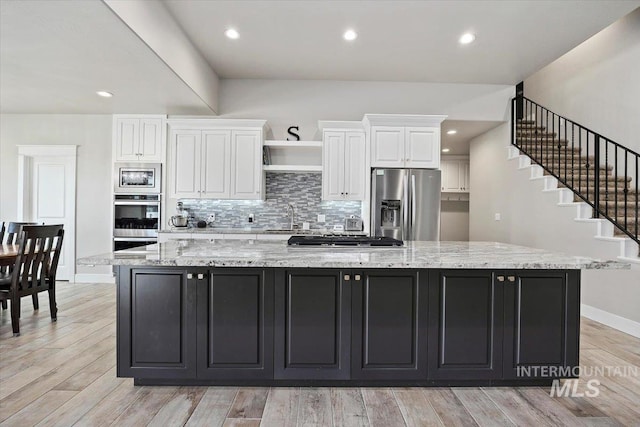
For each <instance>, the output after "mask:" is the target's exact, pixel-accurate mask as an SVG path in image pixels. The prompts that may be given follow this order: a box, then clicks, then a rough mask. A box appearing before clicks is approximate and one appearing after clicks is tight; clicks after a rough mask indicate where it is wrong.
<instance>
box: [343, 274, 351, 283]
mask: <svg viewBox="0 0 640 427" xmlns="http://www.w3.org/2000/svg"><path fill="white" fill-rule="evenodd" d="M344 280H345V282H348V281H349V280H351V276H349V275H348V274H345V275H344Z"/></svg>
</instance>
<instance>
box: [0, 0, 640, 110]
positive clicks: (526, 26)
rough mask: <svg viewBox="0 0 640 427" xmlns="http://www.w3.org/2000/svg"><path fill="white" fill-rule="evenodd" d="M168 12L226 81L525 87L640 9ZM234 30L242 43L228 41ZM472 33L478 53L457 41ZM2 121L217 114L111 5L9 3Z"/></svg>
mask: <svg viewBox="0 0 640 427" xmlns="http://www.w3.org/2000/svg"><path fill="white" fill-rule="evenodd" d="M127 1H132V0H127ZM155 1H161V0H155ZM141 3H142V4H143V3H144V1H141ZM164 4H165V5H166V6H167V9H168V11H169V12H170V13H171V14H172V15H173V17H174V18H175V20H176V21H177V23H178V24H179V25H180V27H181V28H182V30H183V31H184V33H185V34H186V35H187V36H188V37H189V38H190V39H191V42H192V43H193V44H194V45H195V47H196V48H197V49H198V50H199V51H200V53H201V54H202V55H203V56H204V58H205V59H206V61H207V62H208V63H209V65H211V67H212V68H213V70H214V71H215V72H216V73H218V75H220V76H221V77H222V78H268V79H323V80H324V79H337V80H387V81H427V82H450V83H456V82H469V83H471V82H473V83H499V84H514V83H516V82H518V81H520V80H521V79H523V78H524V77H526V76H528V75H530V74H532V73H533V72H535V71H536V70H538V69H539V68H541V67H542V66H544V65H546V64H548V63H550V62H551V61H553V60H554V59H556V58H558V57H559V56H561V55H562V54H563V53H565V52H567V51H568V50H570V49H571V48H572V47H574V46H576V45H577V44H579V43H581V42H582V41H584V40H586V39H587V38H588V37H590V36H591V35H593V34H595V33H596V32H598V31H600V30H601V29H603V28H604V27H606V26H607V25H609V24H611V23H613V22H614V21H615V20H617V19H618V18H620V17H622V16H623V15H625V14H626V13H628V12H630V11H631V10H633V9H634V8H636V7H638V6H639V5H640V1H638V0H633V1H619V0H607V1H604V0H598V1H595V0H594V1H573V0H566V1H465V2H457V1H366V2H365V1H340V0H336V1H311V0H310V1H295V2H294V1H213V0H209V1H205V0H167V1H165V2H164ZM229 26H234V27H236V28H237V29H238V30H239V32H240V38H239V39H238V40H229V39H227V38H226V37H225V36H224V35H223V32H224V30H225V29H226V28H227V27H229ZM347 27H353V28H354V29H355V30H356V31H358V33H359V37H358V38H357V40H356V41H355V42H353V43H346V42H345V41H344V40H342V38H341V35H342V32H343V31H344V30H345V29H346V28H347ZM134 30H135V29H134ZM464 31H473V32H475V33H476V34H477V40H476V42H475V43H474V44H472V45H469V46H465V47H463V46H460V45H458V43H457V39H458V37H459V35H460V34H461V33H462V32H464ZM97 90H108V91H110V92H114V93H115V94H116V96H115V97H113V98H110V99H105V98H100V97H98V96H96V95H95V92H96V91H97ZM0 112H2V113H67V114H69V113H82V114H98V113H101V114H112V113H166V114H176V115H177V114H182V115H210V114H212V110H211V109H210V108H209V107H208V106H207V104H206V103H205V102H204V101H203V100H202V99H201V98H200V97H199V96H198V94H197V93H196V92H195V91H194V90H193V89H192V88H190V87H189V86H188V85H187V84H185V82H184V81H183V80H182V79H181V78H180V76H179V75H178V73H177V72H176V71H175V70H172V69H171V68H170V67H169V66H168V65H167V64H166V63H165V62H164V61H163V60H162V59H160V57H159V56H158V55H156V53H155V52H154V51H153V50H152V49H151V48H150V47H149V45H147V44H146V43H145V41H144V40H142V39H141V38H140V37H139V36H138V35H137V34H136V33H135V32H134V31H132V29H131V28H129V26H127V25H126V24H125V23H124V22H123V21H122V20H121V19H120V18H119V17H118V16H116V14H114V13H113V12H112V10H111V9H110V8H109V7H107V5H105V4H104V3H103V1H100V0H56V1H48V0H30V1H21V0H0ZM220 113H223V114H224V113H228V112H225V111H220Z"/></svg>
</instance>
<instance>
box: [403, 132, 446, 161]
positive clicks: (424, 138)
mask: <svg viewBox="0 0 640 427" xmlns="http://www.w3.org/2000/svg"><path fill="white" fill-rule="evenodd" d="M405 147H406V148H405V157H406V167H408V168H429V169H438V168H439V167H440V129H438V128H406V129H405Z"/></svg>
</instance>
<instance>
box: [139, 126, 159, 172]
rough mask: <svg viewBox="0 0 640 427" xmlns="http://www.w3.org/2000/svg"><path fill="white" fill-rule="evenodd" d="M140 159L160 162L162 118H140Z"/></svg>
mask: <svg viewBox="0 0 640 427" xmlns="http://www.w3.org/2000/svg"><path fill="white" fill-rule="evenodd" d="M139 147H140V148H139V153H140V154H141V156H140V161H144V162H161V161H162V160H163V159H162V119H140V145H139Z"/></svg>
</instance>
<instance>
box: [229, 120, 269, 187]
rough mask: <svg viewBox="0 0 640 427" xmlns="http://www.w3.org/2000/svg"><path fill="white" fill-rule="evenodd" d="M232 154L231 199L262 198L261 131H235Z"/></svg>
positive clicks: (233, 133)
mask: <svg viewBox="0 0 640 427" xmlns="http://www.w3.org/2000/svg"><path fill="white" fill-rule="evenodd" d="M231 150H232V153H231V162H230V163H231V194H230V196H229V198H231V199H260V198H261V197H262V196H261V194H262V176H263V174H262V135H261V132H260V131H254V130H242V131H237V130H234V131H233V132H232V148H231Z"/></svg>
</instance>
